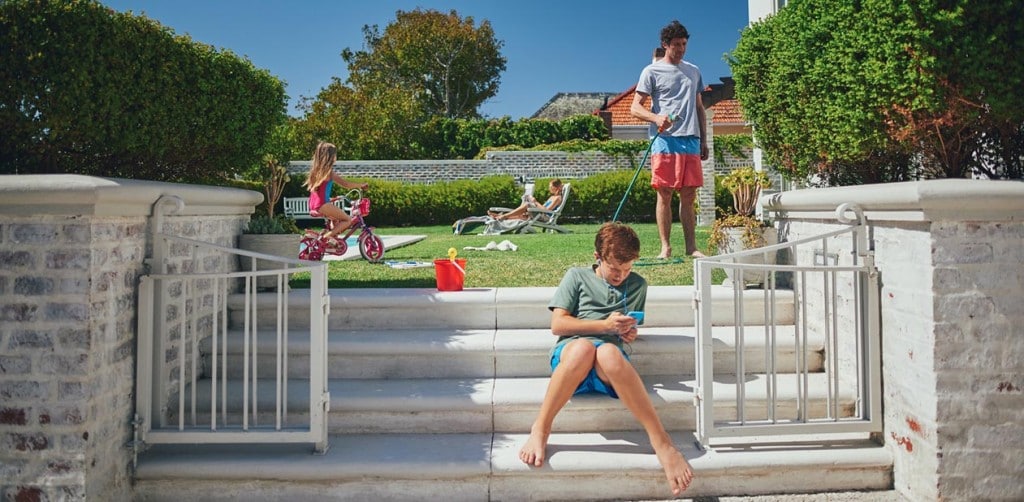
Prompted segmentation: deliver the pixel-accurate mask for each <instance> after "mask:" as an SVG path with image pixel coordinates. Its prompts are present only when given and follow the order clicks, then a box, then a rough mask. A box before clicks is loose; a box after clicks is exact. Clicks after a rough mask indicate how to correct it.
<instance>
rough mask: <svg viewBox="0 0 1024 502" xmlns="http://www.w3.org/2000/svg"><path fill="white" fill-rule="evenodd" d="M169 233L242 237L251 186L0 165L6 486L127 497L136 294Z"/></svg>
mask: <svg viewBox="0 0 1024 502" xmlns="http://www.w3.org/2000/svg"><path fill="white" fill-rule="evenodd" d="M163 194H171V195H178V196H179V197H182V199H183V200H184V201H185V208H184V210H183V211H182V212H181V214H180V215H176V216H171V217H168V218H167V219H166V222H165V231H167V232H168V233H173V234H177V235H184V236H188V237H192V238H195V239H198V240H205V241H209V242H219V243H234V242H235V240H236V238H237V235H238V234H239V233H240V231H241V228H242V226H243V225H244V224H245V222H247V221H248V219H249V215H250V214H251V213H252V211H253V208H254V206H255V205H256V204H258V203H259V202H260V201H261V200H262V195H261V194H259V193H256V192H250V191H244V190H236V189H226V188H212V187H199V186H192V185H175V184H168V183H154V182H138V181H128V180H111V179H104V178H94V177H89V176H77V175H54V176H0V431H2V433H0V497H3V499H4V500H80V499H89V500H129V499H131V498H132V487H131V466H132V449H131V441H132V439H133V426H132V420H133V416H134V406H135V402H134V396H135V387H134V382H135V347H136V333H137V326H136V316H137V310H136V303H137V297H138V295H137V286H138V282H139V276H140V275H142V274H144V273H145V271H146V262H145V259H146V257H147V255H148V248H149V247H151V245H152V244H151V237H150V234H149V230H150V227H149V225H150V221H151V220H150V218H149V216H150V214H151V211H152V206H153V204H154V203H155V202H156V200H157V199H158V198H159V197H160V196H161V195H163Z"/></svg>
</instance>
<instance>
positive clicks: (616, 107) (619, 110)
mask: <svg viewBox="0 0 1024 502" xmlns="http://www.w3.org/2000/svg"><path fill="white" fill-rule="evenodd" d="M634 94H636V86H635V85H634V86H633V87H630V88H629V89H627V90H626V92H623V93H622V94H619V95H618V96H615V97H614V98H612V99H610V100H609V101H608V111H610V112H612V126H617V125H647V121H645V120H640V119H638V118H635V117H633V114H631V113H630V112H629V109H630V107H632V106H633V95H634ZM647 109H648V110H650V109H651V105H650V102H648V103H647ZM599 111H601V110H600V109H598V110H594V115H597V112H599Z"/></svg>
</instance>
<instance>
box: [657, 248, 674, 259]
mask: <svg viewBox="0 0 1024 502" xmlns="http://www.w3.org/2000/svg"><path fill="white" fill-rule="evenodd" d="M671 257H672V248H670V247H665V246H661V253H658V259H659V260H667V259H669V258H671Z"/></svg>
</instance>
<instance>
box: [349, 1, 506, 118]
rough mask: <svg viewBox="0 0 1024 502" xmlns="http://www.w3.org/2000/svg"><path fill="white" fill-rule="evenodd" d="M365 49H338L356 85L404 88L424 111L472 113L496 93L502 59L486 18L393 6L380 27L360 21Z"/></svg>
mask: <svg viewBox="0 0 1024 502" xmlns="http://www.w3.org/2000/svg"><path fill="white" fill-rule="evenodd" d="M363 36H364V38H365V49H364V50H360V51H355V52H354V51H352V50H351V49H347V48H346V49H345V50H344V51H342V58H343V59H344V60H345V62H346V63H348V69H349V82H350V83H351V84H352V85H353V87H354V88H355V89H356V90H359V91H364V92H366V91H369V92H368V93H369V94H371V95H372V94H376V92H375V90H376V89H380V88H384V89H394V88H396V87H397V88H400V89H404V90H405V91H406V92H408V93H410V94H411V95H412V96H413V97H414V98H415V100H416V101H417V102H418V103H419V104H420V106H421V107H422V109H423V112H424V113H425V114H426V115H427V116H442V117H447V118H473V117H477V116H479V114H478V112H477V108H478V107H479V106H480V105H481V104H482V103H483V102H484V101H486V100H487V99H489V98H491V97H493V96H494V95H495V94H497V92H498V85H499V84H500V82H501V72H503V71H504V70H505V63H506V59H505V58H504V57H503V56H502V55H501V47H502V45H503V42H502V41H500V40H497V39H496V38H495V37H494V30H492V29H491V24H490V22H488V21H486V20H485V21H483V22H481V23H480V25H479V26H475V24H474V21H473V18H472V17H465V18H462V17H460V16H459V14H458V13H457V12H456V11H454V10H453V11H450V12H449V13H447V14H444V13H441V12H439V11H436V10H421V9H416V10H413V11H411V12H405V11H401V10H399V11H398V12H396V13H395V21H394V22H393V23H391V24H389V25H388V26H387V27H386V28H385V29H384V32H383V33H381V32H380V30H379V28H378V27H377V26H376V25H374V26H368V25H367V26H363Z"/></svg>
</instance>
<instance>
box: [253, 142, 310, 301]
mask: <svg viewBox="0 0 1024 502" xmlns="http://www.w3.org/2000/svg"><path fill="white" fill-rule="evenodd" d="M255 175H256V176H260V177H261V182H262V186H263V194H264V195H265V196H266V197H267V212H266V214H255V215H253V217H252V218H250V219H249V223H248V224H247V225H246V226H245V228H243V229H242V235H240V236H239V237H238V247H239V248H241V249H245V250H247V251H254V252H257V253H263V254H269V255H274V256H284V257H288V258H295V257H297V256H298V252H299V240H300V239H301V238H302V235H301V234H300V233H299V228H298V226H297V225H296V224H295V221H294V220H292V219H291V218H288V217H285V216H280V215H279V216H274V207H275V206H277V202H278V200H280V199H281V194H282V193H283V191H284V185H285V183H287V182H288V169H287V168H286V167H285V166H282V165H281V164H280V162H278V160H277V158H275V157H274V156H273V155H271V154H267V155H264V156H263V162H261V164H260V167H259V169H257V170H256V171H255ZM256 261H257V263H256V267H257V269H258V270H265V269H268V268H274V267H275V264H274V263H272V262H269V261H267V260H256ZM239 267H240V268H241V269H242V270H251V269H252V263H251V260H250V259H249V258H248V257H241V258H240V259H239ZM276 286H277V278H276V277H273V276H265V277H260V278H259V279H258V280H257V281H256V287H257V288H259V289H273V288H275V287H276Z"/></svg>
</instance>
